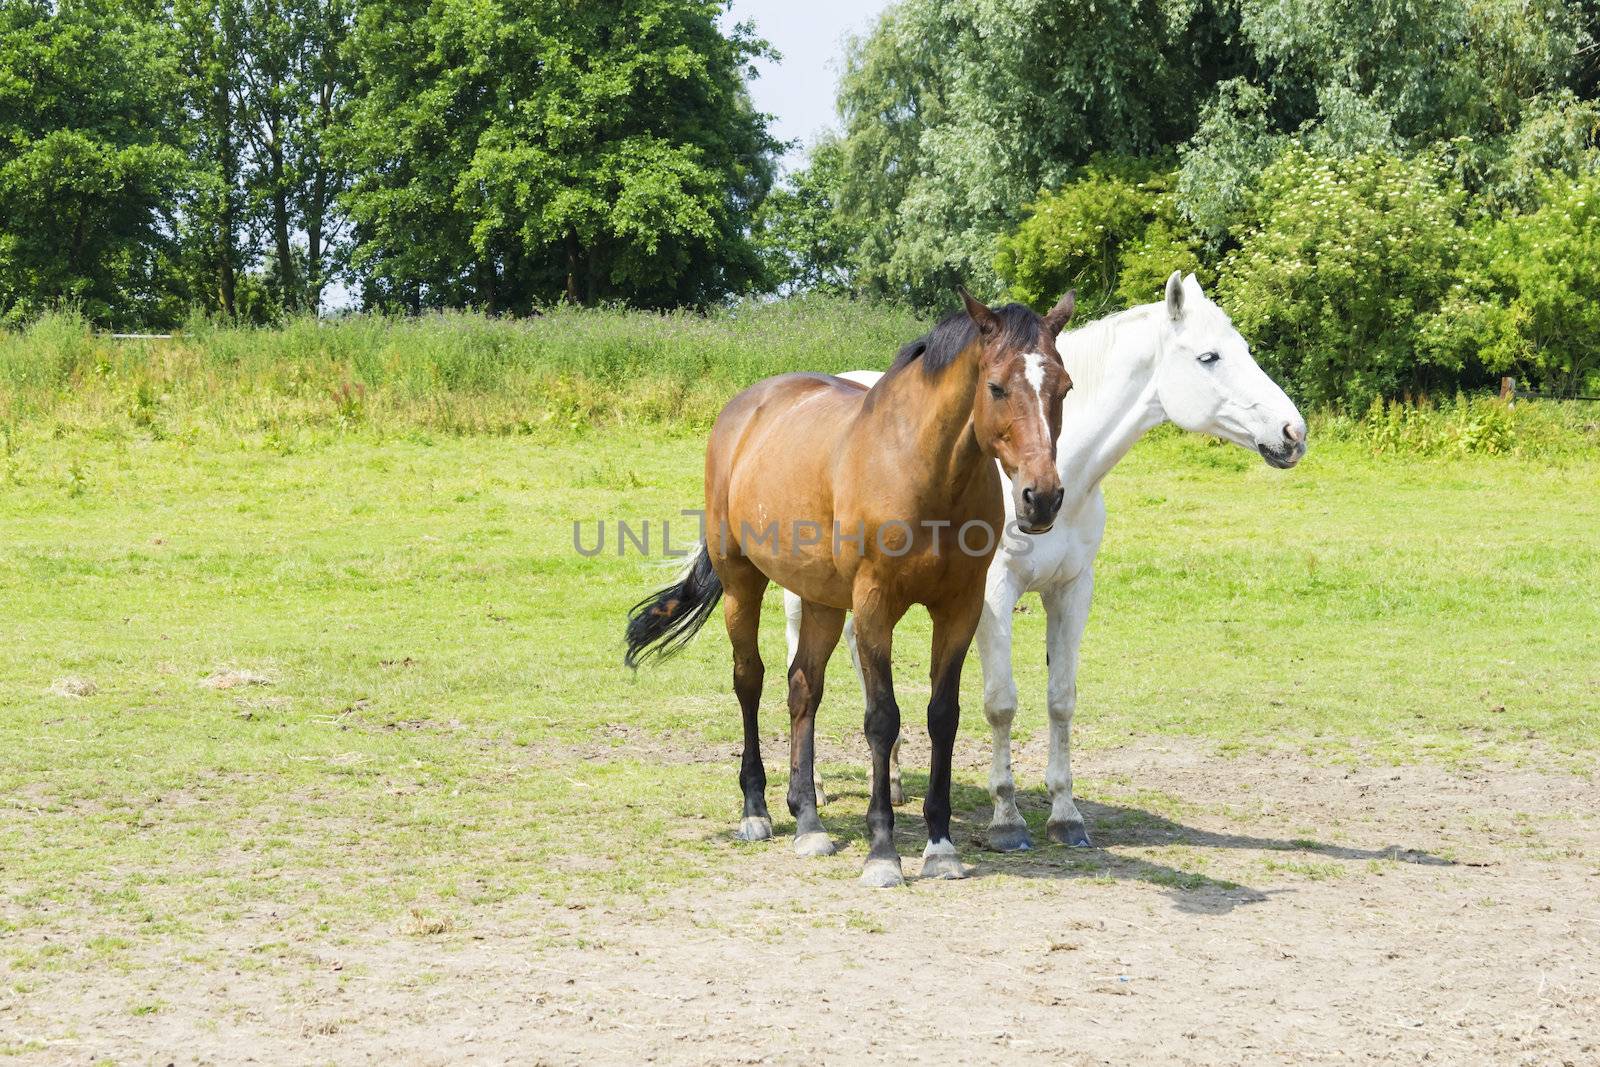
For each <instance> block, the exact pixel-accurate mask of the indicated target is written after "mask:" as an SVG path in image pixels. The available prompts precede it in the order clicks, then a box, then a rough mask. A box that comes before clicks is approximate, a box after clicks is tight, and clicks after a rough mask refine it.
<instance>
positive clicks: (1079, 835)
mask: <svg viewBox="0 0 1600 1067" xmlns="http://www.w3.org/2000/svg"><path fill="white" fill-rule="evenodd" d="M1045 833H1047V834H1049V835H1050V840H1052V841H1054V842H1055V843H1056V844H1058V845H1066V846H1067V847H1068V848H1093V847H1094V842H1092V841H1090V840H1089V831H1088V830H1087V829H1086V828H1085V827H1084V825H1083V821H1082V820H1081V819H1075V820H1073V821H1072V822H1053V823H1049V824H1048V825H1046V826H1045Z"/></svg>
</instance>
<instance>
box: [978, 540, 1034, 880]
mask: <svg viewBox="0 0 1600 1067" xmlns="http://www.w3.org/2000/svg"><path fill="white" fill-rule="evenodd" d="M990 573H991V574H992V573H993V572H992V571H991V572H990ZM1020 597H1021V590H1020V589H1018V587H1017V584H1016V582H1014V581H1013V580H1012V579H1011V576H1010V573H1009V572H1006V573H1005V574H1003V575H1002V576H1001V577H1000V578H999V580H997V581H996V580H991V581H990V583H989V589H988V592H987V594H986V595H985V596H984V604H983V617H982V618H981V619H980V620H979V622H978V658H979V659H980V660H982V661H983V716H984V718H986V719H988V720H989V729H990V730H992V731H993V732H994V755H993V762H992V763H991V764H990V767H989V796H990V797H992V798H993V799H994V817H993V818H991V819H990V820H989V834H988V838H989V847H990V848H992V849H995V850H996V851H999V852H1015V851H1017V850H1019V849H1026V848H1032V847H1033V839H1032V838H1030V837H1029V836H1028V826H1027V824H1026V823H1024V822H1023V821H1022V813H1021V812H1020V811H1018V810H1017V783H1016V780H1015V779H1014V778H1013V777H1012V776H1011V723H1012V720H1014V719H1015V718H1016V717H1017V683H1016V679H1015V678H1014V677H1013V676H1012V673H1011V612H1012V610H1013V609H1014V608H1015V607H1016V606H1017V600H1018V599H1020Z"/></svg>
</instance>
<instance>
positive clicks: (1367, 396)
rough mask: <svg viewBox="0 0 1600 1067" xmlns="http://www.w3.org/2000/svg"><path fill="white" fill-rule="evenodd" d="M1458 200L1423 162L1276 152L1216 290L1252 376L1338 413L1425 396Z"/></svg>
mask: <svg viewBox="0 0 1600 1067" xmlns="http://www.w3.org/2000/svg"><path fill="white" fill-rule="evenodd" d="M1463 201H1464V196H1463V194H1462V193H1461V192H1460V191H1459V190H1457V189H1451V188H1449V187H1448V185H1447V183H1446V181H1445V172H1444V169H1443V166H1442V164H1441V163H1440V161H1439V160H1438V159H1437V158H1436V157H1434V156H1432V155H1422V156H1417V157H1413V158H1402V157H1399V156H1395V155H1391V154H1388V153H1366V154H1361V155H1357V156H1353V157H1348V158H1331V157H1319V156H1313V155H1311V154H1310V153H1308V152H1306V151H1305V150H1304V149H1301V148H1298V147H1293V148H1290V149H1288V150H1287V151H1286V152H1285V153H1284V155H1283V156H1282V157H1280V158H1279V159H1278V161H1277V162H1275V163H1273V164H1272V166H1270V167H1268V168H1267V170H1266V171H1265V172H1264V173H1263V174H1262V176H1261V182H1260V187H1259V188H1258V189H1257V190H1256V192H1254V193H1253V194H1252V195H1251V213H1252V215H1253V222H1252V223H1251V225H1250V226H1249V228H1248V229H1246V230H1245V231H1244V234H1243V240H1242V243H1241V245H1240V247H1239V248H1238V249H1237V250H1236V251H1234V252H1233V253H1231V254H1230V255H1229V256H1228V257H1227V259H1226V260H1225V261H1224V262H1223V265H1222V269H1221V276H1220V278H1219V281H1218V284H1217V292H1218V296H1219V299H1220V301H1221V303H1222V305H1223V306H1224V307H1225V308H1227V310H1228V311H1229V313H1230V314H1231V315H1232V316H1233V319H1234V322H1235V324H1236V325H1237V326H1238V327H1239V329H1240V331H1241V332H1242V333H1243V334H1244V335H1245V336H1246V337H1248V338H1250V340H1251V343H1252V345H1253V346H1254V347H1255V349H1256V352H1257V355H1258V357H1259V358H1260V361H1261V363H1262V365H1263V366H1264V367H1265V368H1266V369H1267V370H1268V372H1269V373H1271V374H1273V376H1274V377H1276V378H1277V379H1278V380H1279V381H1281V382H1283V383H1284V384H1285V385H1286V387H1288V389H1289V390H1290V392H1291V393H1293V394H1294V395H1295V396H1296V397H1297V398H1298V399H1300V400H1301V401H1303V402H1307V403H1310V404H1313V405H1315V404H1337V403H1347V404H1349V405H1351V406H1352V407H1353V408H1355V409H1356V410H1360V409H1362V408H1364V407H1366V406H1367V404H1369V403H1370V402H1371V400H1372V398H1373V397H1375V396H1394V395H1397V394H1398V393H1399V392H1401V391H1402V390H1403V389H1412V390H1417V391H1422V390H1424V389H1426V388H1427V387H1428V386H1430V385H1432V384H1436V381H1437V380H1438V375H1437V374H1435V375H1433V376H1432V377H1430V374H1429V370H1430V368H1429V366H1428V365H1427V364H1428V360H1429V359H1430V358H1431V357H1432V356H1433V355H1434V354H1435V350H1433V349H1426V350H1424V349H1420V348H1419V345H1418V341H1419V335H1420V333H1421V330H1422V326H1423V323H1424V322H1425V321H1427V319H1428V317H1429V316H1431V315H1432V314H1433V312H1434V311H1435V310H1436V309H1437V308H1438V306H1439V304H1440V301H1441V300H1442V299H1444V297H1445V295H1446V293H1447V292H1448V291H1449V289H1450V287H1451V285H1452V283H1453V282H1454V281H1455V270H1456V266H1457V262H1458V260H1459V259H1460V255H1461V248H1462V245H1463V243H1464V240H1465V235H1466V231H1465V229H1464V228H1463V225H1462V222H1461V216H1462V210H1463Z"/></svg>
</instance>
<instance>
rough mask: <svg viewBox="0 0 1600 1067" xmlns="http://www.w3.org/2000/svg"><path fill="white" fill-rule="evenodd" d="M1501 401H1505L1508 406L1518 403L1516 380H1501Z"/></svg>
mask: <svg viewBox="0 0 1600 1067" xmlns="http://www.w3.org/2000/svg"><path fill="white" fill-rule="evenodd" d="M1500 399H1501V400H1504V401H1505V402H1506V403H1507V404H1514V403H1516V401H1517V380H1516V379H1515V378H1501V379H1500Z"/></svg>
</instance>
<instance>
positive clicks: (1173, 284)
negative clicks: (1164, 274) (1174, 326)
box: [1167, 270, 1183, 320]
mask: <svg viewBox="0 0 1600 1067" xmlns="http://www.w3.org/2000/svg"><path fill="white" fill-rule="evenodd" d="M1182 316H1183V271H1181V270H1175V271H1173V272H1172V274H1171V275H1170V276H1169V277H1168V278H1167V317H1168V318H1171V319H1173V320H1176V319H1179V318H1181V317H1182Z"/></svg>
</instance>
